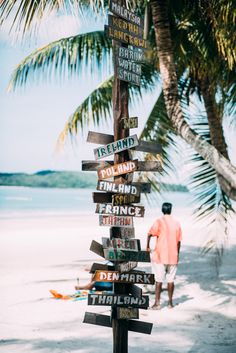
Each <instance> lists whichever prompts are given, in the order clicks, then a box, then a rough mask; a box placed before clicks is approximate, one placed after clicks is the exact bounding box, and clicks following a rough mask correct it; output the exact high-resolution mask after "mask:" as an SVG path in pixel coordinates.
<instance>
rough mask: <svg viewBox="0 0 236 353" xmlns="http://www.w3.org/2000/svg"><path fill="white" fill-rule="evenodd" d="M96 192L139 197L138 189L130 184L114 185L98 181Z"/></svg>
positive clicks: (109, 182)
mask: <svg viewBox="0 0 236 353" xmlns="http://www.w3.org/2000/svg"><path fill="white" fill-rule="evenodd" d="M97 190H100V191H106V192H114V193H118V194H128V195H129V194H130V195H136V196H139V195H140V188H139V187H138V186H136V185H132V184H115V183H113V182H111V181H105V180H104V181H100V180H99V181H98V184H97Z"/></svg>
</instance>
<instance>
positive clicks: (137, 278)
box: [93, 271, 155, 284]
mask: <svg viewBox="0 0 236 353" xmlns="http://www.w3.org/2000/svg"><path fill="white" fill-rule="evenodd" d="M93 281H96V282H117V283H123V282H125V283H137V284H154V283H155V279H154V275H153V274H151V273H136V272H127V273H119V272H118V271H96V272H95V274H94V275H93Z"/></svg>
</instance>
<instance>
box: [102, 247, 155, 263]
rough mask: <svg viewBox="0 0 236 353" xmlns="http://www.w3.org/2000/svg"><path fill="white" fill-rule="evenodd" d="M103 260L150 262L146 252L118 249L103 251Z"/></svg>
mask: <svg viewBox="0 0 236 353" xmlns="http://www.w3.org/2000/svg"><path fill="white" fill-rule="evenodd" d="M104 255H105V259H106V260H109V261H112V262H113V261H138V262H150V253H149V252H148V251H133V250H119V249H104Z"/></svg>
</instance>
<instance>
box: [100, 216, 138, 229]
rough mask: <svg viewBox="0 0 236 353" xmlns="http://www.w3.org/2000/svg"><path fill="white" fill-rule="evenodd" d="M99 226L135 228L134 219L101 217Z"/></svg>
mask: <svg viewBox="0 0 236 353" xmlns="http://www.w3.org/2000/svg"><path fill="white" fill-rule="evenodd" d="M99 225H100V226H109V227H125V228H133V217H122V216H108V215H99Z"/></svg>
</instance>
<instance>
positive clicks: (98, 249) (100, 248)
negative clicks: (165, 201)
mask: <svg viewBox="0 0 236 353" xmlns="http://www.w3.org/2000/svg"><path fill="white" fill-rule="evenodd" d="M89 250H91V251H93V252H94V253H95V254H97V255H99V256H101V257H104V250H103V246H102V245H101V244H100V243H98V242H97V241H95V240H93V241H92V243H91V245H90V249H89Z"/></svg>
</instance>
